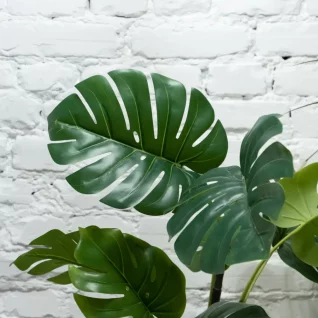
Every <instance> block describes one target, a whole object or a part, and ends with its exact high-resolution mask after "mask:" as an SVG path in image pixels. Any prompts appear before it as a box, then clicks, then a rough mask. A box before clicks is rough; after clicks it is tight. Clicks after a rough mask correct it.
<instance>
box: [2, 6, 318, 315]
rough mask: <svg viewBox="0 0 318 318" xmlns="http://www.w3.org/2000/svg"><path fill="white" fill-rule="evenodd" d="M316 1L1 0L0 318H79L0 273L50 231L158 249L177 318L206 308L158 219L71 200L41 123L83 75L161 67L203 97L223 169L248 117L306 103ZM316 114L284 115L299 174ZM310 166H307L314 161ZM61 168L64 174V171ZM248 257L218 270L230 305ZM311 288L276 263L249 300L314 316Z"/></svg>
mask: <svg viewBox="0 0 318 318" xmlns="http://www.w3.org/2000/svg"><path fill="white" fill-rule="evenodd" d="M317 16H318V2H317V0H242V1H237V0H195V1H190V0H164V1H163V0H161V1H160V0H90V1H88V0H67V1H65V0H64V1H62V0H54V1H53V0H28V1H23V0H0V208H1V213H0V317H1V318H7V317H8V318H9V317H10V318H35V317H56V318H79V317H82V315H81V314H80V312H79V310H78V309H77V307H76V305H75V304H74V302H73V299H72V295H71V290H70V289H69V288H64V287H61V288H60V287H57V286H53V285H51V284H48V283H46V282H45V281H44V279H41V278H31V277H29V276H28V275H25V274H21V273H20V272H19V271H17V270H16V269H15V268H14V267H9V264H10V263H11V262H12V260H13V259H14V258H15V257H16V256H17V255H19V254H20V253H21V252H22V251H23V243H26V242H27V241H30V240H31V239H32V238H34V237H35V236H38V235H40V234H42V233H43V232H44V231H47V230H48V229H50V228H51V227H55V228H59V229H62V230H65V229H68V230H74V229H76V228H77V227H78V226H87V225H91V224H98V225H100V226H105V227H106V226H109V227H119V228H121V229H122V230H123V231H125V232H128V233H132V234H134V235H138V236H139V237H141V238H143V239H145V240H147V241H149V242H150V243H152V244H155V245H157V246H159V247H162V248H164V249H166V251H167V252H168V254H169V255H171V257H172V259H173V260H174V261H175V262H176V263H177V264H178V265H180V267H181V268H182V269H183V270H184V271H185V273H186V276H187V287H188V291H187V292H188V302H189V303H188V306H187V311H186V313H185V314H184V318H193V317H195V315H196V314H198V313H199V312H201V311H203V310H204V309H205V307H206V303H207V297H208V288H209V283H210V277H209V275H206V274H203V273H199V274H194V273H191V272H190V271H189V270H187V269H186V268H185V267H184V266H183V265H181V264H180V262H179V261H178V260H177V258H176V256H175V255H174V253H173V249H172V247H173V246H172V243H169V242H168V237H167V234H166V230H165V225H166V221H167V217H163V218H158V217H155V218H151V217H149V216H142V215H140V214H138V213H135V212H131V211H127V212H125V211H122V212H117V211H115V210H114V209H111V208H107V207H105V206H104V205H102V204H101V203H99V202H98V200H97V198H96V197H94V196H83V195H80V194H78V193H76V192H74V190H72V189H71V188H70V186H69V185H68V184H67V183H66V182H65V180H64V178H65V176H66V175H67V174H68V172H69V169H67V168H66V167H61V166H58V165H56V164H54V163H53V161H52V160H51V158H50V156H49V154H48V151H47V146H46V144H47V141H48V136H47V131H46V129H47V124H46V116H47V115H48V114H49V112H50V111H51V110H52V109H53V107H54V106H55V105H56V104H57V103H58V102H59V101H61V100H62V99H63V98H64V97H65V96H66V95H67V94H69V93H70V91H71V90H72V86H73V85H74V84H75V83H76V82H78V81H79V80H81V79H84V78H86V77H88V76H90V75H93V74H105V73H107V72H108V71H110V70H112V69H115V68H127V67H133V68H137V69H140V70H146V71H153V72H159V73H162V74H164V75H166V76H170V77H172V78H175V79H178V80H181V81H183V82H184V83H185V84H186V85H192V86H195V87H198V88H200V89H202V90H203V91H205V92H206V93H207V94H208V95H209V98H210V99H211V101H212V104H213V106H214V108H215V111H216V114H217V116H218V118H220V119H222V121H223V123H224V125H225V127H226V130H227V132H228V134H229V139H230V149H229V155H228V158H227V159H226V161H225V164H226V165H232V164H237V163H238V160H239V155H238V151H239V147H240V142H241V140H242V137H243V136H244V134H245V133H246V131H247V130H248V128H250V127H251V126H252V124H253V123H254V121H255V120H256V119H257V117H258V116H260V115H263V114H266V113H285V112H287V111H288V109H289V108H290V107H291V108H295V107H297V106H301V105H303V104H306V103H309V102H312V101H316V100H318V85H317V80H318V63H307V64H300V63H303V62H306V61H308V60H310V59H311V58H313V59H315V58H317V55H318V20H317ZM317 116H318V107H313V108H310V109H309V108H307V109H304V110H302V111H298V112H295V113H294V114H293V116H292V118H289V117H288V116H285V117H284V119H283V121H284V125H285V132H284V134H283V136H282V140H283V141H284V142H285V143H286V145H288V146H289V147H290V149H291V150H292V151H293V153H294V154H295V163H296V165H297V166H299V164H300V163H302V162H303V160H304V159H305V158H306V157H308V156H309V155H310V154H311V153H312V152H313V151H315V150H317V147H318V142H317V140H318V133H317ZM312 160H317V156H316V157H315V158H313V159H312ZM65 169H67V170H65ZM254 267H255V263H252V264H241V265H238V266H235V267H232V268H230V270H229V271H227V273H226V278H225V282H224V297H225V298H226V299H230V300H236V299H237V298H238V297H239V294H240V292H241V291H242V289H243V287H244V284H245V283H246V281H247V279H248V277H249V275H250V274H251V271H252V270H253V269H254ZM317 298H318V293H317V287H316V286H314V285H313V284H312V283H311V282H309V281H307V280H306V279H304V278H302V277H301V276H300V275H298V274H297V273H296V272H294V271H293V270H291V269H288V268H287V267H286V266H285V265H284V264H283V263H282V262H281V261H280V260H279V259H278V258H277V257H274V258H273V260H272V261H271V262H270V264H269V267H268V268H267V269H266V271H265V272H264V274H263V275H262V276H261V278H260V280H259V282H258V283H257V286H256V288H255V290H254V292H253V294H252V298H251V301H252V302H259V303H261V304H262V305H263V306H264V307H265V308H266V309H267V310H268V313H269V314H270V316H271V317H272V318H299V317H305V318H316V317H317V316H318V305H317Z"/></svg>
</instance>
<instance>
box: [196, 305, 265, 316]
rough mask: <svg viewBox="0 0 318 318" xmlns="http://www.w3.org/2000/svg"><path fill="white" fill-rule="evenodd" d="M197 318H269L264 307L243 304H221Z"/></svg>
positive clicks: (213, 306) (210, 308)
mask: <svg viewBox="0 0 318 318" xmlns="http://www.w3.org/2000/svg"><path fill="white" fill-rule="evenodd" d="M197 318H269V316H268V315H267V313H266V312H265V310H264V309H263V308H262V307H259V306H256V305H248V304H242V303H231V302H219V303H216V304H214V305H212V306H211V307H209V308H208V309H207V310H206V311H205V312H204V313H203V314H201V315H199V316H198V317H197Z"/></svg>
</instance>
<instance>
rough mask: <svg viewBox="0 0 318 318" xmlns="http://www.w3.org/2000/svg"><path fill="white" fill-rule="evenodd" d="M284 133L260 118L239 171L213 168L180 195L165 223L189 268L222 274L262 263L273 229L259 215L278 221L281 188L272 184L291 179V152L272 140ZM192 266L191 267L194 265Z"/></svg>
mask: <svg viewBox="0 0 318 318" xmlns="http://www.w3.org/2000/svg"><path fill="white" fill-rule="evenodd" d="M281 131H282V124H281V122H280V121H279V119H278V118H277V116H276V115H268V116H264V117H261V118H260V119H259V120H258V121H257V123H256V124H255V126H254V127H253V128H252V130H251V131H250V132H249V133H248V134H247V135H246V137H245V138H244V140H243V143H242V147H241V167H242V170H241V169H240V168H239V167H236V166H233V167H228V168H217V169H213V170H211V171H209V172H207V173H205V174H203V175H202V176H201V177H199V178H198V179H196V180H195V181H194V182H193V183H192V185H191V187H190V188H189V189H188V190H187V191H186V192H185V193H184V194H183V195H182V197H181V200H180V204H179V206H178V207H177V208H176V209H175V211H174V212H175V214H174V215H173V217H172V218H171V219H170V220H169V222H168V233H169V235H170V237H173V236H175V235H176V234H178V233H179V232H180V231H181V234H180V235H179V237H178V238H177V240H176V242H175V250H176V253H177V255H178V257H179V259H180V260H181V261H182V262H183V263H184V264H185V265H187V266H188V267H189V268H190V269H193V268H195V269H196V270H197V269H198V258H200V260H199V265H200V269H201V270H203V271H204V272H207V273H213V274H219V273H222V272H224V268H225V266H226V265H232V264H236V263H241V262H246V261H251V260H257V259H266V258H267V257H268V256H269V251H270V247H271V243H272V240H273V236H274V234H275V226H274V225H273V224H271V223H270V222H269V221H267V220H266V219H265V218H264V217H262V216H263V215H264V216H266V217H267V218H268V217H272V218H276V217H278V214H279V211H280V209H281V208H282V206H283V204H284V199H285V198H284V191H283V189H282V187H281V186H280V185H279V184H278V183H275V182H270V180H277V179H280V178H282V177H292V176H293V162H292V156H291V154H290V152H289V151H288V150H287V149H286V148H285V147H284V146H283V145H282V144H280V143H278V142H275V143H273V144H271V145H270V146H269V147H268V148H266V149H265V150H264V151H263V152H262V153H261V154H260V155H259V154H258V153H259V150H260V149H261V147H262V146H263V145H264V144H265V143H266V142H267V141H268V140H269V139H270V138H271V137H273V136H274V135H276V134H278V133H280V132H281ZM194 263H195V264H194Z"/></svg>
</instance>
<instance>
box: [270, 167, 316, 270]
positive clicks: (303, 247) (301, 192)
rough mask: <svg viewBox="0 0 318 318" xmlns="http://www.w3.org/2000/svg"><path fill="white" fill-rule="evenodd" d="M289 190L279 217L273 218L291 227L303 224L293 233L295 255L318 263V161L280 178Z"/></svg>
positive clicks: (277, 223) (277, 222) (308, 261)
mask: <svg viewBox="0 0 318 318" xmlns="http://www.w3.org/2000/svg"><path fill="white" fill-rule="evenodd" d="M280 183H281V185H282V186H283V188H284V190H285V194H286V202H285V204H284V206H283V208H282V210H281V213H280V215H279V218H278V219H277V220H273V223H275V224H276V225H277V226H280V227H282V228H290V227H296V226H301V228H300V229H299V231H298V232H297V233H296V234H295V235H293V236H292V238H291V244H292V249H293V251H294V253H295V255H296V256H297V257H298V258H299V259H300V260H302V261H303V262H305V263H306V264H308V265H311V266H315V267H317V266H318V246H317V242H316V237H317V236H318V209H317V207H318V193H317V183H318V163H313V164H311V165H309V166H307V167H305V168H303V169H302V170H300V171H298V172H296V173H295V176H294V178H287V179H283V180H281V181H280Z"/></svg>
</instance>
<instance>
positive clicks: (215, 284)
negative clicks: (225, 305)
mask: <svg viewBox="0 0 318 318" xmlns="http://www.w3.org/2000/svg"><path fill="white" fill-rule="evenodd" d="M223 278H224V274H218V275H212V278H211V287H210V296H209V305H208V307H210V306H211V305H213V304H215V303H218V302H219V301H220V300H221V294H222V285H223Z"/></svg>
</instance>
